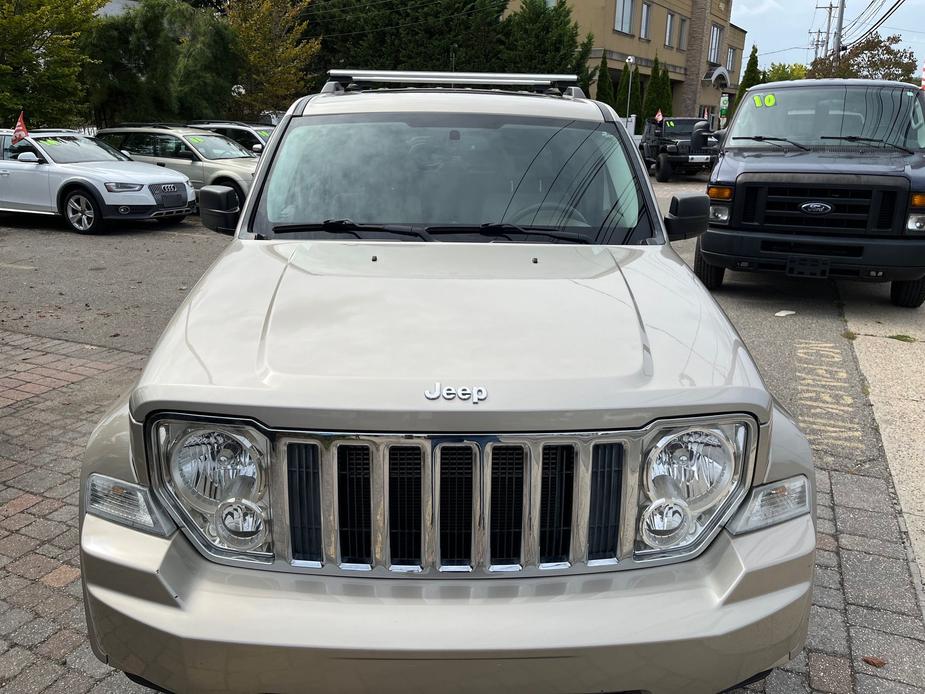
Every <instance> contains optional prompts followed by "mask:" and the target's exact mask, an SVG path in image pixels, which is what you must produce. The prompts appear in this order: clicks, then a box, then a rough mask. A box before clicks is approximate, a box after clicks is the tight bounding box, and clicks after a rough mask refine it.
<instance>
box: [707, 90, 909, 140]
mask: <svg viewBox="0 0 925 694" xmlns="http://www.w3.org/2000/svg"><path fill="white" fill-rule="evenodd" d="M919 91H920V90H918V89H914V88H912V87H908V88H902V87H883V86H853V85H852V86H825V87H816V86H806V87H784V88H782V89H777V90H775V89H766V90H765V89H759V90H755V91H751V92H749V93H748V94H747V95H746V97H745V99H744V101H743V102H742V104H740V105H739V106H738V108H737V111H736V115H735V119H734V120H733V123H732V125H731V127H730V129H729V132H728V134H727V136H726V139H725V143H724V147H725V148H726V149H733V148H755V149H791V150H793V149H797V148H798V145H802V146H803V147H806V148H811V149H822V148H825V149H835V150H847V149H850V150H854V151H857V150H858V149H859V148H863V149H866V150H871V149H877V150H879V149H886V150H889V151H900V148H904V149H908V150H922V149H923V148H925V118H923V97H922V95H921V94H920V93H919ZM783 138H786V140H790V141H791V142H789V143H788V142H786V141H784V140H783ZM793 143H796V144H793Z"/></svg>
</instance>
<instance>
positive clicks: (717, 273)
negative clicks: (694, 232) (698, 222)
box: [694, 239, 726, 290]
mask: <svg viewBox="0 0 925 694" xmlns="http://www.w3.org/2000/svg"><path fill="white" fill-rule="evenodd" d="M694 274H695V275H697V278H698V279H699V280H700V281H701V282H703V286H705V287H706V288H707V289H711V290H712V289H719V288H720V287H722V286H723V278H724V277H725V276H726V268H724V267H723V266H722V265H711V264H710V263H708V262H707V259H706V258H704V257H703V252H702V251H701V250H700V239H697V249H696V250H695V251H694Z"/></svg>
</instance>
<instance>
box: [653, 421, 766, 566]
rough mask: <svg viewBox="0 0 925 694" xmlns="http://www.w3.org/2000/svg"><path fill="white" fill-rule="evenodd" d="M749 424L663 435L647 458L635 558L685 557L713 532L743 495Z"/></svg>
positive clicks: (667, 431)
mask: <svg viewBox="0 0 925 694" xmlns="http://www.w3.org/2000/svg"><path fill="white" fill-rule="evenodd" d="M748 447H749V427H748V425H747V424H746V423H745V422H740V423H737V422H732V423H729V424H718V425H707V426H686V427H674V428H668V429H661V430H659V431H658V432H656V433H655V434H654V435H653V436H652V437H651V438H650V439H649V443H648V446H647V448H646V450H645V452H644V456H645V457H644V462H643V468H642V471H641V472H642V474H641V475H640V486H641V489H640V495H639V499H640V507H639V514H638V518H639V527H638V531H637V538H636V554H637V556H646V555H649V554H654V553H658V554H673V553H681V552H683V551H684V550H686V549H689V548H690V547H692V546H693V545H695V544H697V543H698V542H699V541H700V540H701V539H702V538H703V537H704V536H705V535H706V534H708V533H709V532H710V531H712V530H713V529H714V527H715V526H716V524H717V523H718V522H720V520H721V519H722V518H723V516H724V515H726V514H727V512H728V511H729V510H730V508H731V506H732V503H733V502H734V501H736V500H737V499H736V497H739V499H740V498H741V496H742V493H743V486H744V484H745V481H746V479H745V478H746V476H747V475H746V472H747V469H746V468H747V465H748V462H749V461H748V460H747V458H748Z"/></svg>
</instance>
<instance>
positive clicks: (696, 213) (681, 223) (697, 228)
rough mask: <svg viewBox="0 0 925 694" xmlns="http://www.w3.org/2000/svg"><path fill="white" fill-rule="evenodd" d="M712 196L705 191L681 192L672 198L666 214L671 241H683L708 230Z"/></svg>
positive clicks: (666, 226)
mask: <svg viewBox="0 0 925 694" xmlns="http://www.w3.org/2000/svg"><path fill="white" fill-rule="evenodd" d="M709 215H710V198H709V197H708V196H707V195H705V194H703V193H681V194H679V195H675V196H673V197H672V198H671V205H670V206H669V207H668V214H667V215H665V230H666V231H667V232H668V240H669V241H683V240H684V239H692V238H694V237H695V236H700V235H701V234H702V233H703V232H705V231H706V230H707V225H708V223H709Z"/></svg>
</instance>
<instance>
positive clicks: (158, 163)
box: [157, 161, 167, 166]
mask: <svg viewBox="0 0 925 694" xmlns="http://www.w3.org/2000/svg"><path fill="white" fill-rule="evenodd" d="M157 165H158V166H167V164H165V163H164V162H162V161H159V162H157Z"/></svg>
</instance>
